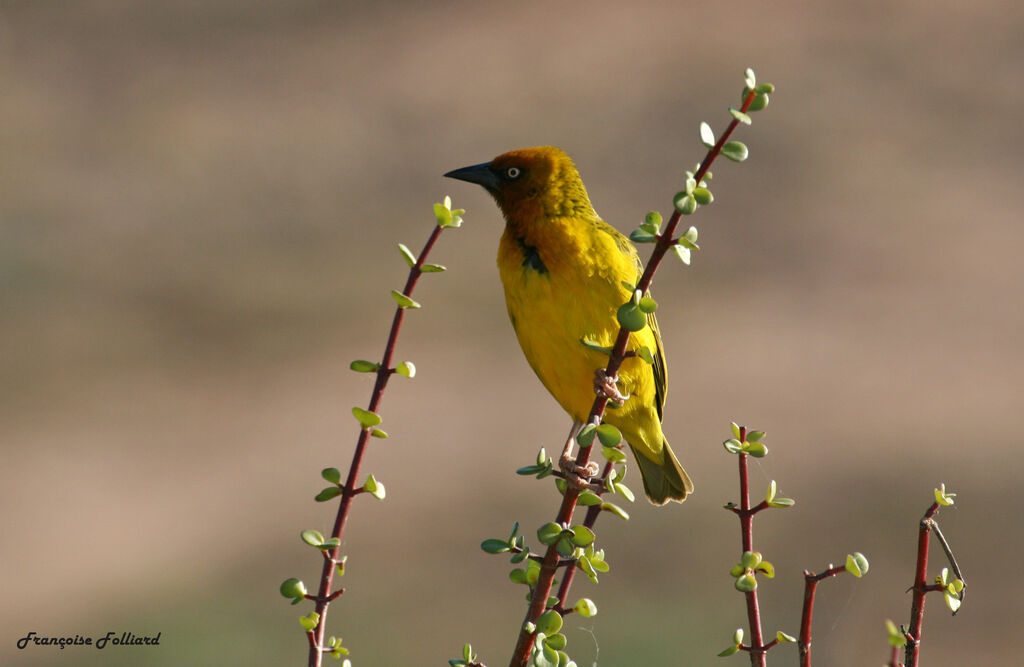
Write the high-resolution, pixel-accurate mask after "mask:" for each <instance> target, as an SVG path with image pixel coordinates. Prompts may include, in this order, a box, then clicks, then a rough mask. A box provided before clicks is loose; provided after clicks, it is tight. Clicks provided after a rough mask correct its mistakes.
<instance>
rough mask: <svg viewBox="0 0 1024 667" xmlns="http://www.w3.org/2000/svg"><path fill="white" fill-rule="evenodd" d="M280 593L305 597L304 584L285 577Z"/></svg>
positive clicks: (298, 580) (293, 578) (293, 596)
mask: <svg viewBox="0 0 1024 667" xmlns="http://www.w3.org/2000/svg"><path fill="white" fill-rule="evenodd" d="M281 595H283V596H284V597H286V598H288V599H290V600H296V601H298V600H302V599H303V598H305V597H306V584H304V583H302V580H301V579H296V578H295V577H292V578H290V579H285V580H284V581H283V582H281ZM577 604H578V603H577Z"/></svg>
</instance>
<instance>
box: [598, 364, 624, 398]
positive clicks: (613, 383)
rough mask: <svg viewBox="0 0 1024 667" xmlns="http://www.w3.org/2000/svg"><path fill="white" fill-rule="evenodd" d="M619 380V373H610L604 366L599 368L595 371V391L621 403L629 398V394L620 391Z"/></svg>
mask: <svg viewBox="0 0 1024 667" xmlns="http://www.w3.org/2000/svg"><path fill="white" fill-rule="evenodd" d="M618 381H619V376H618V375H608V373H606V372H605V370H604V369H603V368H598V369H597V370H596V371H594V393H595V394H597V395H598V396H604V397H605V398H607V399H608V400H609V401H615V402H616V403H619V404H620V405H621V404H622V403H625V402H626V401H627V400H628V399H629V394H626V395H623V394H622V392H620V391H619V387H618V384H617V383H618Z"/></svg>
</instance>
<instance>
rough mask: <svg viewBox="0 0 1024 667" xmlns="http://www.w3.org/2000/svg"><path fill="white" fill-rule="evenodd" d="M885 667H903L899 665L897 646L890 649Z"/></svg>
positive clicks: (898, 649)
mask: <svg viewBox="0 0 1024 667" xmlns="http://www.w3.org/2000/svg"><path fill="white" fill-rule="evenodd" d="M887 667H903V665H902V664H901V663H900V647H899V646H893V647H892V654H891V655H890V656H889V664H888V665H887Z"/></svg>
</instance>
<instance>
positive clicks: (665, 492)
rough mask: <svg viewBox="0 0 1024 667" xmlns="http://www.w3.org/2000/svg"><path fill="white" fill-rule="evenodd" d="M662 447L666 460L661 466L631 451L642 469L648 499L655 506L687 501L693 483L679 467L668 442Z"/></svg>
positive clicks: (634, 450)
mask: <svg viewBox="0 0 1024 667" xmlns="http://www.w3.org/2000/svg"><path fill="white" fill-rule="evenodd" d="M662 445H663V450H662V451H663V452H664V453H665V460H664V462H663V463H661V464H658V463H657V462H655V461H652V460H651V459H649V458H647V457H646V456H644V455H643V454H641V453H640V452H638V451H637V450H636V448H634V447H632V446H630V449H632V450H633V456H635V457H636V463H637V466H638V467H639V468H640V476H641V477H643V480H644V491H645V492H646V493H647V499H648V500H650V501H651V502H652V503H654V504H655V505H664V504H665V503H667V502H668V501H670V500H674V501H675V502H677V503H681V502H683V501H684V500H686V496H688V495H690V494H691V493H693V482H692V481H691V480H690V476H689V475H687V474H686V471H685V470H683V466H681V465H679V459H677V458H676V455H675V454H674V453H673V452H672V449H671V448H670V447H669V446H668V442H667V441H664V440H663V441H662Z"/></svg>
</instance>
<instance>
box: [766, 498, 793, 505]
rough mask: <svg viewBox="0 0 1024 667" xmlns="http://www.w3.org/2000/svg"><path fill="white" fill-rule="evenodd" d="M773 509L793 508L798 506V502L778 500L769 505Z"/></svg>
mask: <svg viewBox="0 0 1024 667" xmlns="http://www.w3.org/2000/svg"><path fill="white" fill-rule="evenodd" d="M769 504H770V505H771V506H772V507H792V506H793V505H796V501H795V500H793V499H792V498H776V499H775V500H773V501H771V503H769Z"/></svg>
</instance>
